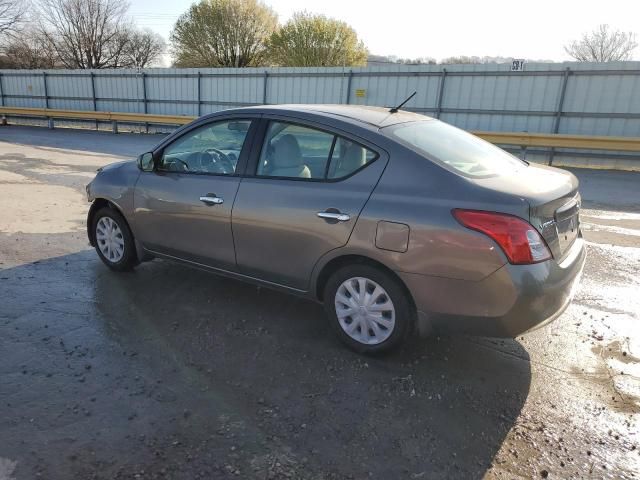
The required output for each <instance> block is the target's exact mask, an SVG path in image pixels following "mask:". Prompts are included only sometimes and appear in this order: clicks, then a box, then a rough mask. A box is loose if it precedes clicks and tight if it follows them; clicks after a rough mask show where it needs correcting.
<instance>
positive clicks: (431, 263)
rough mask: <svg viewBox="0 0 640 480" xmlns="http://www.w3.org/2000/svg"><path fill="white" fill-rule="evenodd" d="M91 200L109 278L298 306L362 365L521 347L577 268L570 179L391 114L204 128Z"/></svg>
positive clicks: (234, 119)
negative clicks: (214, 286)
mask: <svg viewBox="0 0 640 480" xmlns="http://www.w3.org/2000/svg"><path fill="white" fill-rule="evenodd" d="M87 194H88V199H89V201H90V202H92V205H91V208H90V210H89V215H88V219H87V226H88V234H89V240H90V243H91V244H92V245H93V246H95V249H96V251H97V253H98V255H99V257H100V258H101V259H102V261H103V262H104V263H105V264H106V265H107V266H108V267H110V268H111V269H113V270H117V271H122V270H130V269H132V268H133V267H135V266H136V265H138V264H139V263H140V262H144V261H147V260H150V259H153V258H155V257H158V258H164V259H170V260H175V261H179V262H182V263H185V264H188V265H192V266H195V267H198V268H203V269H207V270H209V271H211V272H214V273H218V274H222V275H226V276H229V277H232V278H237V279H241V280H246V281H250V282H254V283H256V284H259V285H264V286H268V287H273V288H277V289H280V290H284V291H286V292H290V293H293V294H297V295H303V296H306V297H309V298H312V299H314V300H317V301H320V302H322V303H324V306H325V309H326V312H327V317H328V319H329V322H330V324H331V325H332V327H333V328H334V330H335V331H336V333H337V335H338V337H339V338H340V339H342V341H344V342H345V343H346V344H347V345H348V346H350V347H351V348H353V349H355V350H357V351H360V352H367V353H373V352H379V351H383V350H388V349H390V348H392V347H395V346H397V345H399V344H400V343H401V342H402V341H403V340H404V339H406V338H407V337H408V336H409V335H411V334H412V333H414V332H418V333H420V334H426V333H428V332H430V331H432V330H433V329H436V330H444V331H450V332H464V333H471V334H479V335H490V336H509V337H513V336H516V335H519V334H521V333H523V332H525V331H527V330H530V329H531V328H533V327H535V326H537V325H540V324H542V323H544V322H548V321H550V320H552V319H554V318H556V317H557V316H558V315H559V314H560V313H562V312H563V311H564V309H565V308H566V307H567V305H568V303H569V302H570V300H571V296H572V292H573V290H574V287H575V285H576V284H577V279H578V278H579V276H580V273H581V271H582V267H583V265H584V261H585V247H584V242H583V240H582V235H581V233H580V224H579V209H580V194H579V193H578V181H577V180H576V178H575V176H573V175H572V174H571V173H569V172H566V171H562V170H559V169H555V168H550V167H546V166H540V165H534V164H529V163H526V162H524V161H521V160H519V159H517V158H516V157H514V156H512V155H510V154H508V153H506V152H505V151H503V150H501V149H499V148H497V147H495V146H493V145H491V144H489V143H487V142H485V141H483V140H480V139H479V138H477V137H475V136H473V135H471V134H468V133H466V132H464V131H462V130H459V129H457V128H454V127H452V126H450V125H448V124H446V123H443V122H440V121H438V120H434V119H432V118H429V117H425V116H422V115H417V114H413V113H409V112H404V111H395V110H391V111H390V110H388V109H384V108H374V107H356V106H338V105H283V106H269V107H266V106H265V107H250V108H242V109H235V110H227V111H224V112H219V113H215V114H212V115H207V116H204V117H201V118H199V119H197V120H195V121H194V122H192V123H190V124H189V125H186V126H184V127H182V128H180V129H179V130H177V131H176V132H174V133H173V134H172V135H170V136H169V137H167V138H166V139H164V140H163V141H162V142H161V143H160V144H159V145H158V146H157V147H156V148H154V149H153V151H151V152H147V153H145V154H143V155H140V157H138V160H137V162H136V161H127V162H120V163H116V164H112V165H109V166H106V167H104V168H102V169H101V170H100V171H99V172H98V174H97V175H96V177H95V179H94V180H93V181H92V182H91V183H90V184H89V185H88V186H87Z"/></svg>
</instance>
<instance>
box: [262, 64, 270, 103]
mask: <svg viewBox="0 0 640 480" xmlns="http://www.w3.org/2000/svg"><path fill="white" fill-rule="evenodd" d="M268 78H269V72H267V71H266V70H265V71H264V79H263V81H262V104H263V105H266V104H267V80H268Z"/></svg>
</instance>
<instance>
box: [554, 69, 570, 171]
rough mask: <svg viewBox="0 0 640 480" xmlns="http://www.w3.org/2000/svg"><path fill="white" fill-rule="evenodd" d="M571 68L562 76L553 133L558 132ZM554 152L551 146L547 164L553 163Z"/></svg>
mask: <svg viewBox="0 0 640 480" xmlns="http://www.w3.org/2000/svg"><path fill="white" fill-rule="evenodd" d="M570 73H571V70H570V69H569V67H567V68H566V69H565V71H564V75H563V77H562V84H561V86H560V97H559V98H558V108H556V118H555V120H554V121H553V133H558V132H559V131H560V119H561V118H562V109H563V108H564V97H565V94H566V92H567V83H568V80H569V74H570ZM554 154H555V149H554V148H551V151H550V152H549V165H552V164H553V156H554Z"/></svg>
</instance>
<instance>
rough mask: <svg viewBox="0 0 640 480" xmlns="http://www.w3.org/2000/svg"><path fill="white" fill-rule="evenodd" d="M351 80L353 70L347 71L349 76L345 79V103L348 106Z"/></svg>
mask: <svg viewBox="0 0 640 480" xmlns="http://www.w3.org/2000/svg"><path fill="white" fill-rule="evenodd" d="M352 78H353V70H349V76H348V77H347V98H346V100H345V103H346V104H347V105H349V102H350V101H351V79H352Z"/></svg>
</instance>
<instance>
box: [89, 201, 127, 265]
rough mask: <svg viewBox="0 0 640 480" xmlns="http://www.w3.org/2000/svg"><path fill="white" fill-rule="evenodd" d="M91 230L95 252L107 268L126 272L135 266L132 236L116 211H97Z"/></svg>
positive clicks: (122, 218)
mask: <svg viewBox="0 0 640 480" xmlns="http://www.w3.org/2000/svg"><path fill="white" fill-rule="evenodd" d="M92 229H93V238H94V243H95V248H96V252H98V256H99V257H100V260H102V261H103V263H104V264H105V265H106V266H107V267H109V268H111V269H112V270H116V271H126V270H131V269H132V268H133V267H134V266H136V265H137V263H138V261H137V257H136V250H135V244H134V242H133V235H132V234H131V231H130V230H129V226H128V225H127V222H126V221H125V219H124V217H123V216H122V215H121V214H120V213H119V212H118V211H116V210H114V209H112V208H109V207H103V208H101V209H100V210H98V211H97V212H96V213H95V215H94V216H93V222H92Z"/></svg>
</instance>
